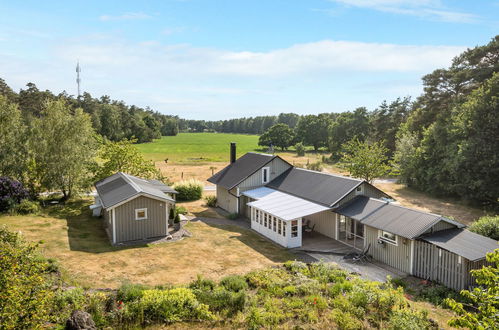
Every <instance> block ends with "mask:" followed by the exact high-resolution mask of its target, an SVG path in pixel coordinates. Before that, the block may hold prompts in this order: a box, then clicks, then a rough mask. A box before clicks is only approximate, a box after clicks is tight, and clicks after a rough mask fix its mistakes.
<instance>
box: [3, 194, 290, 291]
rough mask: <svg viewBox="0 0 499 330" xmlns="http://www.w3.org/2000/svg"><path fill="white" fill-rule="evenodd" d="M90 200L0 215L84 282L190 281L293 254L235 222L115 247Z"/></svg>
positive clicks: (93, 284)
mask: <svg viewBox="0 0 499 330" xmlns="http://www.w3.org/2000/svg"><path fill="white" fill-rule="evenodd" d="M89 204H90V202H89V201H84V202H82V201H79V202H76V203H73V204H72V205H70V206H69V207H66V208H64V209H58V210H52V211H51V212H49V214H47V215H45V216H0V224H6V225H7V226H8V227H9V228H10V229H12V230H19V231H21V232H22V233H23V234H24V235H25V236H26V238H27V239H29V240H31V241H43V242H42V244H41V245H40V247H41V249H42V251H43V253H44V254H45V255H46V256H47V257H51V258H55V259H57V260H58V261H59V262H60V264H61V266H62V268H63V269H64V271H65V273H66V274H68V275H70V276H71V278H73V279H74V280H75V281H76V282H78V283H79V284H81V285H83V286H87V287H93V288H106V287H107V288H116V287H118V286H119V285H120V284H121V283H122V282H123V281H130V282H134V283H143V284H148V285H158V284H165V283H172V284H180V283H187V282H189V281H191V280H193V279H195V278H196V275H197V274H204V275H205V276H206V277H208V278H213V279H218V278H220V277H223V276H226V275H229V274H240V273H241V274H242V273H245V272H248V271H250V270H253V269H258V268H263V267H268V266H271V265H275V264H277V263H281V262H284V261H286V260H289V259H294V257H293V255H291V254H290V253H288V252H287V251H286V250H285V249H283V248H280V247H279V246H277V245H275V244H273V243H271V242H269V241H267V240H265V239H263V238H261V237H260V236H259V235H257V234H256V233H253V232H251V231H249V230H245V229H242V228H239V227H236V226H215V225H207V224H205V223H202V222H194V223H190V224H188V225H187V228H188V230H189V231H190V232H191V233H192V234H193V237H191V238H186V239H184V240H181V241H177V242H171V243H162V244H156V245H150V246H147V245H143V246H136V247H112V246H111V245H110V243H109V241H108V239H107V236H106V234H105V232H104V230H103V228H102V224H101V221H102V220H101V219H99V218H93V217H91V215H90V211H89V210H88V205H89Z"/></svg>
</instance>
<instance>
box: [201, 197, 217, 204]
mask: <svg viewBox="0 0 499 330" xmlns="http://www.w3.org/2000/svg"><path fill="white" fill-rule="evenodd" d="M204 200H205V201H206V206H209V207H215V206H217V197H216V196H205V198H204Z"/></svg>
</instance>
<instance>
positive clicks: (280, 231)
mask: <svg viewBox="0 0 499 330" xmlns="http://www.w3.org/2000/svg"><path fill="white" fill-rule="evenodd" d="M281 226H282V221H281V219H278V220H277V233H278V234H279V235H281V233H282V229H281Z"/></svg>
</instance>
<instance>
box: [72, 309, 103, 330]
mask: <svg viewBox="0 0 499 330" xmlns="http://www.w3.org/2000/svg"><path fill="white" fill-rule="evenodd" d="M66 329H67V330H94V329H97V327H96V326H95V322H94V320H93V319H92V315H90V314H89V313H87V312H84V311H74V312H73V313H72V314H71V317H70V318H69V319H68V320H67V321H66Z"/></svg>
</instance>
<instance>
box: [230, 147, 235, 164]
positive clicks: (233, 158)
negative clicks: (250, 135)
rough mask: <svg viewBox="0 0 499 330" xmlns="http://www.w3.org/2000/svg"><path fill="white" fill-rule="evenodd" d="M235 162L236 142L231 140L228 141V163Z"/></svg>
mask: <svg viewBox="0 0 499 330" xmlns="http://www.w3.org/2000/svg"><path fill="white" fill-rule="evenodd" d="M235 162H236V143H235V142H231V143H230V163H231V164H232V163H235Z"/></svg>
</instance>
